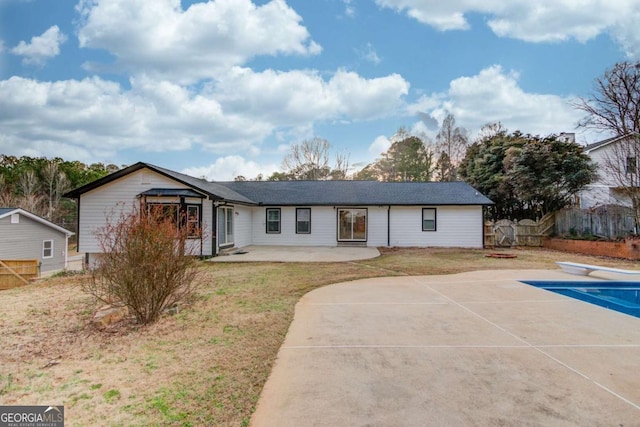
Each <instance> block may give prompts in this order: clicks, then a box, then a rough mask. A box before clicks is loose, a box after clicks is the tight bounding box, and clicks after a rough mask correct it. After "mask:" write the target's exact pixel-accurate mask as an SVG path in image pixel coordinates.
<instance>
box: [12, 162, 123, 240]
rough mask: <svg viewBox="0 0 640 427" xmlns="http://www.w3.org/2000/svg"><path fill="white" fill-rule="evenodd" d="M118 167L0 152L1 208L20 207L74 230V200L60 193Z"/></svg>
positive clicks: (100, 176) (113, 170)
mask: <svg viewBox="0 0 640 427" xmlns="http://www.w3.org/2000/svg"><path fill="white" fill-rule="evenodd" d="M119 169H120V167H118V166H116V165H113V164H108V165H104V164H102V163H93V164H90V165H87V164H84V163H82V162H79V161H77V160H74V161H67V160H63V159H61V158H59V157H55V158H52V159H48V158H46V157H29V156H22V157H16V156H8V155H5V154H0V207H11V208H22V209H25V210H27V211H29V212H32V213H34V214H36V215H39V216H41V217H43V218H46V219H48V220H49V221H51V222H53V223H55V224H58V225H60V226H63V227H65V228H67V229H70V230H74V229H75V217H76V207H75V206H76V205H75V201H73V200H69V199H64V198H63V197H62V195H63V194H64V193H66V192H67V191H69V190H71V189H74V188H77V187H80V186H82V185H85V184H88V183H90V182H92V181H95V180H97V179H99V178H102V177H103V176H106V175H108V174H110V173H112V172H115V171H117V170H119Z"/></svg>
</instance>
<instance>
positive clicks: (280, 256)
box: [211, 246, 380, 262]
mask: <svg viewBox="0 0 640 427" xmlns="http://www.w3.org/2000/svg"><path fill="white" fill-rule="evenodd" d="M378 256H380V252H379V251H378V249H376V248H374V247H344V246H341V247H336V246H246V247H244V248H241V249H238V250H237V251H235V252H231V253H230V254H228V255H220V256H217V257H214V258H211V261H212V262H253V261H269V262H344V261H356V260H361V259H369V258H375V257H378Z"/></svg>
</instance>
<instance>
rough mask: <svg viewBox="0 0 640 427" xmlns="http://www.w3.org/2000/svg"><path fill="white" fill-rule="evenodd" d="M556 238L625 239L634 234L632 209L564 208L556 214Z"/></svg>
mask: <svg viewBox="0 0 640 427" xmlns="http://www.w3.org/2000/svg"><path fill="white" fill-rule="evenodd" d="M555 220H556V225H555V232H556V235H558V236H597V237H603V238H606V239H618V238H621V237H626V236H628V235H630V234H633V232H634V219H633V209H631V208H627V207H624V206H615V205H607V206H599V207H597V208H592V209H579V208H566V209H562V210H560V211H558V212H556V218H555Z"/></svg>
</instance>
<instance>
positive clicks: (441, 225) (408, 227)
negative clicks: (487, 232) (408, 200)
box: [391, 206, 483, 248]
mask: <svg viewBox="0 0 640 427" xmlns="http://www.w3.org/2000/svg"><path fill="white" fill-rule="evenodd" d="M437 209H438V213H437V215H438V218H437V220H438V224H437V230H436V231H433V232H429V233H423V232H422V207H419V206H416V207H403V206H392V207H391V246H404V247H411V246H416V247H464V248H481V247H482V245H483V241H482V207H481V206H438V208H437Z"/></svg>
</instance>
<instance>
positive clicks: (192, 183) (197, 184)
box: [63, 162, 253, 204]
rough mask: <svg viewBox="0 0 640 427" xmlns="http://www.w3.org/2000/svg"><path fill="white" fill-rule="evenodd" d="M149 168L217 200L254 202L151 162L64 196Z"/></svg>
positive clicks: (210, 183) (218, 186)
mask: <svg viewBox="0 0 640 427" xmlns="http://www.w3.org/2000/svg"><path fill="white" fill-rule="evenodd" d="M145 168H146V169H149V170H151V171H153V172H156V173H159V174H160V175H163V176H165V177H167V178H170V179H172V180H174V181H177V182H179V183H181V184H183V185H186V186H187V187H191V188H192V189H194V190H197V191H199V192H202V193H203V194H205V195H206V196H209V197H210V198H212V199H214V200H216V199H218V200H228V201H233V202H238V203H247V204H253V202H252V201H251V200H249V199H247V198H246V197H244V196H242V195H241V194H237V193H235V192H234V191H233V190H230V189H228V188H226V187H223V186H220V185H218V184H216V183H213V182H209V181H207V180H204V179H200V178H194V177H192V176H189V175H185V174H182V173H179V172H175V171H172V170H170V169H165V168H162V167H160V166H155V165H152V164H149V163H143V162H138V163H136V164H134V165H131V166H129V167H127V168H124V169H121V170H119V171H117V172H114V173H112V174H109V175H107V176H105V177H103V178H100V179H98V180H95V181H93V182H90V183H88V184H86V185H83V186H82V187H79V188H76V189H75V190H72V191H69V192H68V193H65V194H64V195H63V196H64V197H69V198H72V199H78V198H80V195H82V194H84V193H87V192H89V191H92V190H95V189H96V188H99V187H102V186H103V185H106V184H108V183H110V182H113V181H115V180H117V179H120V178H123V177H125V176H127V175H129V174H132V173H133V172H136V171H139V170H141V169H145Z"/></svg>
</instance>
